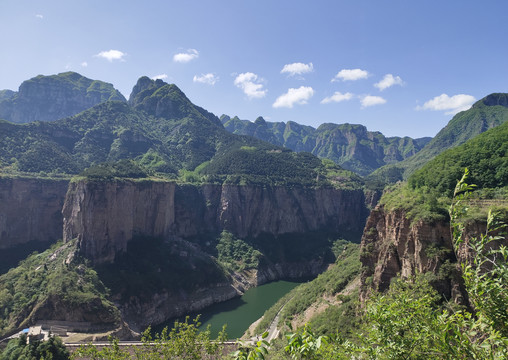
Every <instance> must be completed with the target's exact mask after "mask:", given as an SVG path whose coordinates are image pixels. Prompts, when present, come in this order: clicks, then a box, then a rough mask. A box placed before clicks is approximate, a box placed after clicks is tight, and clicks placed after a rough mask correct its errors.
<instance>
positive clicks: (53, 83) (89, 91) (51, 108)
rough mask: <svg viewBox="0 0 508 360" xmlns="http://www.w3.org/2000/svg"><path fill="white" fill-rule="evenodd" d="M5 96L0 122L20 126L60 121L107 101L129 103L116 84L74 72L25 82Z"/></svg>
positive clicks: (1, 104)
mask: <svg viewBox="0 0 508 360" xmlns="http://www.w3.org/2000/svg"><path fill="white" fill-rule="evenodd" d="M2 94H3V95H2V98H1V99H0V118H3V119H6V120H9V121H12V122H16V123H27V122H32V121H52V120H57V119H61V118H64V117H68V116H72V115H75V114H78V113H80V112H81V111H83V110H86V109H88V108H91V107H92V106H95V105H97V104H99V103H101V102H104V101H108V100H120V101H125V98H124V97H123V95H122V94H121V93H120V92H119V91H118V90H116V89H115V88H114V87H113V85H112V84H109V83H106V82H103V81H99V80H92V79H89V78H87V77H84V76H83V75H81V74H78V73H76V72H72V71H69V72H64V73H60V74H57V75H49V76H46V75H38V76H36V77H33V78H31V79H29V80H26V81H23V83H22V84H21V85H20V86H19V91H18V92H14V93H12V92H3V93H2Z"/></svg>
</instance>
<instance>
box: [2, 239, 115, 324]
mask: <svg viewBox="0 0 508 360" xmlns="http://www.w3.org/2000/svg"><path fill="white" fill-rule="evenodd" d="M74 252H75V244H73V243H67V244H64V245H62V244H61V243H57V244H55V245H54V246H52V247H51V248H50V249H48V250H46V251H45V252H43V253H41V254H37V253H34V254H32V255H31V256H29V257H28V258H27V259H25V260H23V261H22V262H20V264H19V266H18V267H16V268H13V269H11V270H10V271H9V272H8V273H6V274H4V275H2V276H0V334H6V333H8V332H10V331H12V330H15V329H18V328H19V327H21V326H25V325H26V324H27V323H28V322H30V321H32V320H33V319H34V318H35V319H37V311H38V310H40V311H43V308H44V306H46V305H47V306H53V305H54V306H58V307H59V308H60V310H61V312H64V311H67V310H69V309H76V308H77V309H80V311H82V312H83V313H84V317H85V318H86V316H89V318H95V317H96V316H97V317H99V316H100V317H102V319H103V321H104V322H105V323H107V322H116V321H118V320H119V313H118V310H117V309H116V307H115V306H114V305H113V304H112V303H111V302H110V301H109V300H107V296H108V290H107V289H106V288H105V286H104V285H103V283H102V282H101V281H100V280H99V277H98V276H97V273H96V272H95V271H94V270H93V269H91V268H90V267H88V266H87V265H86V264H85V263H83V262H82V261H80V260H79V259H76V258H74V260H72V261H70V262H69V261H67V260H68V259H73V257H74V256H75V255H74ZM55 302H56V303H55Z"/></svg>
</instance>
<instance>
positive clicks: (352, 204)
mask: <svg viewBox="0 0 508 360" xmlns="http://www.w3.org/2000/svg"><path fill="white" fill-rule="evenodd" d="M63 214H64V241H69V240H70V239H74V238H78V239H79V243H80V248H81V251H82V253H83V254H84V255H85V256H87V257H88V258H89V259H91V260H92V261H93V262H95V263H102V262H113V261H114V258H115V254H117V253H119V252H123V251H125V250H126V248H127V243H128V241H129V240H131V239H132V238H133V237H135V236H148V237H162V238H165V239H170V238H179V239H189V238H192V237H196V236H199V235H202V234H210V233H212V234H213V233H215V234H218V233H220V232H221V231H222V230H228V231H230V232H231V233H233V234H234V235H236V236H238V237H240V238H245V237H250V238H256V237H257V236H259V235H261V234H270V235H271V236H274V237H277V236H281V235H285V234H302V233H307V232H326V233H335V234H340V233H341V232H361V229H363V225H364V221H365V218H366V216H367V209H366V207H365V202H364V195H363V192H362V191H361V190H357V191H352V190H336V189H332V188H315V189H314V188H304V187H292V188H286V187H261V186H232V185H222V186H221V185H203V186H190V185H176V184H174V183H171V182H156V181H139V182H133V181H110V182H91V181H77V182H73V183H71V184H70V186H69V191H68V193H67V198H66V201H65V205H64V208H63Z"/></svg>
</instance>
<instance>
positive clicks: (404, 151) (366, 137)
mask: <svg viewBox="0 0 508 360" xmlns="http://www.w3.org/2000/svg"><path fill="white" fill-rule="evenodd" d="M221 121H222V123H223V124H224V127H225V128H226V129H227V130H228V131H230V132H232V133H233V134H239V135H249V136H253V137H255V138H258V139H261V140H264V141H267V142H269V143H271V144H275V145H279V146H283V147H285V148H288V149H291V150H293V151H297V152H302V151H304V152H309V153H312V154H314V155H316V156H318V157H320V158H325V159H330V160H332V161H334V162H335V163H336V164H338V165H340V166H341V167H343V168H345V169H347V170H351V171H354V172H356V173H358V174H359V175H362V176H364V175H367V174H370V173H371V172H372V171H374V170H375V169H377V168H379V167H381V166H383V165H386V164H394V163H397V162H399V161H401V160H403V159H406V158H408V157H410V156H412V155H414V154H416V153H417V152H418V151H420V149H421V148H422V147H423V146H424V145H425V144H427V143H428V142H429V140H430V138H420V139H411V138H409V137H385V136H384V135H383V134H381V133H380V132H373V131H367V128H366V127H365V126H363V125H356V124H322V125H320V126H319V127H318V128H317V129H315V128H313V127H311V126H306V125H301V124H298V123H295V122H293V121H288V122H287V123H283V122H268V121H266V120H264V119H263V118H262V117H258V118H257V119H256V120H255V121H254V122H251V121H248V120H240V119H239V118H238V117H234V118H230V117H229V116H227V115H222V116H221Z"/></svg>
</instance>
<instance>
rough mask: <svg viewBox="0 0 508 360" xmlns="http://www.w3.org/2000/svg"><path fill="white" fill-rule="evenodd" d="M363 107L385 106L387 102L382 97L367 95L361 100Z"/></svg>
mask: <svg viewBox="0 0 508 360" xmlns="http://www.w3.org/2000/svg"><path fill="white" fill-rule="evenodd" d="M361 103H362V107H364V108H365V107H369V106H374V105H381V104H385V103H386V100H385V99H383V98H382V97H381V96H374V95H366V96H364V97H363V98H362V100H361Z"/></svg>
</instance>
